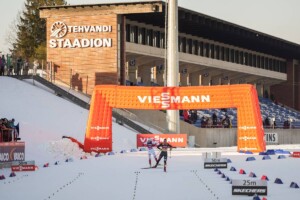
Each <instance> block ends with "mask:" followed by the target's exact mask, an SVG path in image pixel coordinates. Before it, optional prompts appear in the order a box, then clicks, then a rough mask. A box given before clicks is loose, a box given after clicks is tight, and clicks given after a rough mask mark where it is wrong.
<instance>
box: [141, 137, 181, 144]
mask: <svg viewBox="0 0 300 200" xmlns="http://www.w3.org/2000/svg"><path fill="white" fill-rule="evenodd" d="M164 139H167V142H175V143H183V142H184V138H172V137H170V138H165V137H159V136H154V138H153V140H154V141H157V142H163V141H164ZM147 140H148V137H147V138H146V137H144V138H143V137H141V138H140V141H141V142H142V143H145V142H147Z"/></svg>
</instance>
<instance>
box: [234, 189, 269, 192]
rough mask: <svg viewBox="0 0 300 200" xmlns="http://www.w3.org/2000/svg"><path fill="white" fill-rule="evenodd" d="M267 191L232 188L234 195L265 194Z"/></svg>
mask: <svg viewBox="0 0 300 200" xmlns="http://www.w3.org/2000/svg"><path fill="white" fill-rule="evenodd" d="M266 191H267V189H257V188H254V189H243V188H234V189H233V192H236V193H265V192H266Z"/></svg>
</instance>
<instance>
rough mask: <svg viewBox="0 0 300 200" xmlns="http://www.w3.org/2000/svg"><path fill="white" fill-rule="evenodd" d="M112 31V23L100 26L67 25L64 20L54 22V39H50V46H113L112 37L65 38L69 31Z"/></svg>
mask: <svg viewBox="0 0 300 200" xmlns="http://www.w3.org/2000/svg"><path fill="white" fill-rule="evenodd" d="M105 32H112V26H111V25H98V26H90V25H84V26H67V25H66V24H65V23H64V22H60V21H57V22H54V23H53V24H52V26H51V35H50V37H51V38H52V39H50V40H49V43H50V44H49V46H50V48H87V47H96V48H99V47H112V38H89V39H87V38H74V39H67V38H64V37H65V36H66V35H67V34H68V33H105Z"/></svg>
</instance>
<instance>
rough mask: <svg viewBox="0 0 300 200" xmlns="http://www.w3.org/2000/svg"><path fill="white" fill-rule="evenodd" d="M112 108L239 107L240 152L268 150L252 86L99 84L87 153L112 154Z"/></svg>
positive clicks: (90, 123)
mask: <svg viewBox="0 0 300 200" xmlns="http://www.w3.org/2000/svg"><path fill="white" fill-rule="evenodd" d="M112 108H127V109H152V110H153V109H154V110H155V109H156V110H179V109H182V110H187V109H213V108H218V109H221V108H237V117H238V124H237V125H238V127H237V129H238V130H237V131H238V134H237V135H238V136H237V137H238V138H237V145H238V149H237V150H238V151H241V150H242V151H252V152H262V151H265V150H266V143H265V140H264V130H263V125H262V120H261V114H260V107H259V102H258V97H257V93H256V89H255V88H254V86H253V85H247V84H245V85H218V86H190V87H141V86H115V85H99V86H96V87H95V89H94V92H93V96H92V100H91V106H90V114H89V119H88V123H87V129H86V135H85V141H84V150H85V151H86V152H91V151H95V152H109V151H112Z"/></svg>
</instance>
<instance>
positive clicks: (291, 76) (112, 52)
mask: <svg viewBox="0 0 300 200" xmlns="http://www.w3.org/2000/svg"><path fill="white" fill-rule="evenodd" d="M165 10H166V5H165V3H164V2H162V1H149V2H130V3H124V2H123V3H110V4H89V5H66V6H53V7H41V8H40V16H41V17H42V18H45V19H46V21H47V61H48V63H49V65H48V66H47V67H48V70H49V74H50V78H51V79H55V80H60V81H62V82H65V83H67V84H69V85H70V86H71V87H73V88H75V89H77V90H79V91H82V92H85V93H88V94H91V93H92V91H93V88H94V86H95V85H99V84H117V85H145V86H150V85H152V86H154V85H161V86H163V85H165V74H166V73H165V66H166V60H165V57H166V51H165V47H166V40H165V38H166V36H165V35H166V34H165V33H166V30H167V29H166V28H165V25H166V23H165V20H166V12H165ZM178 24H179V37H178V49H179V72H178V76H179V80H180V85H181V86H199V85H202V86H206V85H207V86H208V85H225V84H244V83H249V84H253V85H255V87H256V89H257V91H258V95H259V96H265V97H269V98H274V99H276V100H277V101H278V102H280V103H282V104H284V105H287V106H289V107H292V108H295V109H297V110H300V45H299V44H295V43H292V42H289V41H286V40H283V39H280V38H276V37H274V36H271V35H267V34H264V33H261V32H259V31H255V30H251V29H249V28H245V27H242V26H239V25H236V24H232V23H230V22H226V21H223V20H221V19H217V18H213V17H210V16H207V15H204V14H201V13H197V12H195V11H192V10H187V9H185V8H180V7H179V8H178Z"/></svg>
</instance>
